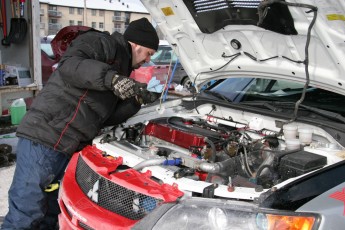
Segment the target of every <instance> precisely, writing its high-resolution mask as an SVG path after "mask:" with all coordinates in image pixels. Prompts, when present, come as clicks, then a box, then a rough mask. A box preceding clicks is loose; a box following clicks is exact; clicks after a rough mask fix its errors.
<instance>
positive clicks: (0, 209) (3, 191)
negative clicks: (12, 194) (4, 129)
mask: <svg viewBox="0 0 345 230" xmlns="http://www.w3.org/2000/svg"><path fill="white" fill-rule="evenodd" d="M17 142H18V138H17V137H16V136H15V133H9V134H4V135H0V144H8V145H11V146H12V153H15V152H16V150H17ZM15 168H16V166H15V164H12V165H11V166H7V167H0V217H1V216H5V215H6V214H7V211H8V200H7V199H8V190H9V188H10V186H11V183H12V178H13V174H14V169H15ZM0 224H1V219H0Z"/></svg>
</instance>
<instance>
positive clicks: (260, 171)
mask: <svg viewBox="0 0 345 230" xmlns="http://www.w3.org/2000/svg"><path fill="white" fill-rule="evenodd" d="M266 168H268V169H269V170H270V171H271V173H273V167H272V166H271V165H261V166H260V168H259V169H258V170H257V171H256V176H255V179H256V180H257V179H258V178H259V177H260V175H261V173H262V171H263V170H264V169H266Z"/></svg>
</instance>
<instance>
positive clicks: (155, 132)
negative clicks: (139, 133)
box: [144, 122, 205, 149]
mask: <svg viewBox="0 0 345 230" xmlns="http://www.w3.org/2000/svg"><path fill="white" fill-rule="evenodd" d="M144 133H145V134H146V135H150V136H154V137H157V138H159V139H162V140H164V141H167V142H170V143H174V144H176V145H178V146H180V147H183V148H186V149H189V147H190V146H204V145H205V141H204V137H203V136H200V135H197V134H193V133H187V132H184V131H181V130H176V129H173V128H171V127H170V126H168V125H166V124H157V123H152V122H150V123H148V124H147V126H146V128H145V132H144Z"/></svg>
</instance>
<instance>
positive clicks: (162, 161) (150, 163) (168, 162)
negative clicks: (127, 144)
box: [133, 158, 182, 171]
mask: <svg viewBox="0 0 345 230" xmlns="http://www.w3.org/2000/svg"><path fill="white" fill-rule="evenodd" d="M181 163H182V160H181V158H176V159H163V158H157V159H150V160H145V161H142V162H140V163H139V164H137V165H135V166H134V167H133V169H135V170H138V171H139V170H141V169H143V168H145V167H148V166H156V165H180V164H181Z"/></svg>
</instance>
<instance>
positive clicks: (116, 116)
mask: <svg viewBox="0 0 345 230" xmlns="http://www.w3.org/2000/svg"><path fill="white" fill-rule="evenodd" d="M140 108H141V105H140V103H139V102H137V99H136V98H135V97H133V98H129V99H126V100H119V101H118V103H117V105H116V107H115V111H114V112H113V113H112V114H111V115H110V117H109V118H108V120H107V121H106V122H105V123H104V126H112V125H118V124H121V123H123V122H125V121H126V120H127V119H128V118H130V117H132V116H133V115H135V114H136V113H137V112H138V111H139V110H140Z"/></svg>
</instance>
